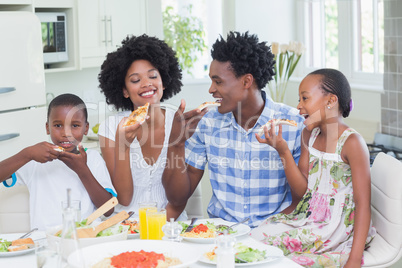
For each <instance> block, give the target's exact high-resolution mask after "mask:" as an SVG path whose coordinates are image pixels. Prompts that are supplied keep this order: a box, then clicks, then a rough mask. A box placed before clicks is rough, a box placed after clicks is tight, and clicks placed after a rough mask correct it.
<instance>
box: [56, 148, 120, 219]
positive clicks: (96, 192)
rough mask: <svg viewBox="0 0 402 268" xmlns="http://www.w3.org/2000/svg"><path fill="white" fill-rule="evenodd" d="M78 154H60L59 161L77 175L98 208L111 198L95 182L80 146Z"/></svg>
mask: <svg viewBox="0 0 402 268" xmlns="http://www.w3.org/2000/svg"><path fill="white" fill-rule="evenodd" d="M78 148H79V151H80V154H73V153H68V152H60V156H59V159H60V160H61V161H63V162H64V163H65V164H66V165H67V166H68V167H69V168H71V169H72V170H73V171H74V172H75V173H77V175H78V177H79V178H80V180H81V182H82V184H83V185H84V187H85V189H86V190H87V192H88V194H89V197H90V198H91V201H92V203H94V205H95V206H96V207H97V208H99V207H100V206H102V205H103V204H104V203H105V202H106V201H108V200H109V199H110V198H111V196H110V193H109V192H108V191H106V189H105V188H103V186H102V185H101V184H100V183H99V182H98V181H97V180H96V178H95V177H94V175H93V174H92V172H91V170H90V169H89V167H88V165H87V154H86V152H85V150H84V148H83V147H82V146H81V145H80V146H78ZM113 211H114V209H111V210H109V211H108V212H106V213H105V214H104V215H105V216H110V215H111V214H112V213H113Z"/></svg>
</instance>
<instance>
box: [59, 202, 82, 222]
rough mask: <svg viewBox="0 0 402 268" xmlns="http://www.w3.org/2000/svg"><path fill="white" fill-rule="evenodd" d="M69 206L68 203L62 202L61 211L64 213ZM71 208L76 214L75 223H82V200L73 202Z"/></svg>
mask: <svg viewBox="0 0 402 268" xmlns="http://www.w3.org/2000/svg"><path fill="white" fill-rule="evenodd" d="M67 206H68V204H67V201H62V202H61V209H62V211H64V209H66V208H67ZM70 206H71V208H72V209H73V212H74V221H75V222H80V221H81V201H80V200H71V204H70Z"/></svg>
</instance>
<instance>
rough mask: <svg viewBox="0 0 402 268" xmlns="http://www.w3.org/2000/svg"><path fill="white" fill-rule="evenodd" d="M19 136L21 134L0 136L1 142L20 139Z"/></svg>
mask: <svg viewBox="0 0 402 268" xmlns="http://www.w3.org/2000/svg"><path fill="white" fill-rule="evenodd" d="M19 136H20V133H9V134H3V135H0V141H6V140H11V139H13V138H16V137H19Z"/></svg>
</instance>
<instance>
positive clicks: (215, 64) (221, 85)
mask: <svg viewBox="0 0 402 268" xmlns="http://www.w3.org/2000/svg"><path fill="white" fill-rule="evenodd" d="M209 77H210V78H211V81H212V83H211V87H210V88H209V93H211V94H212V96H213V97H214V98H216V99H218V102H220V103H221V106H219V107H218V111H219V112H220V113H222V114H224V113H228V112H235V113H236V112H237V110H238V109H239V108H240V107H241V103H242V101H243V100H244V99H246V96H247V95H246V94H247V91H246V90H244V81H243V76H240V77H236V76H235V74H234V72H233V70H232V69H231V66H230V62H219V61H217V60H213V61H212V62H211V66H210V68H209Z"/></svg>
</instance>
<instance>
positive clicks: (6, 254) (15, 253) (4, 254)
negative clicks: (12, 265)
mask: <svg viewBox="0 0 402 268" xmlns="http://www.w3.org/2000/svg"><path fill="white" fill-rule="evenodd" d="M23 234H24V233H18V234H0V238H1V239H2V241H4V240H7V241H13V240H15V239H18V238H19V237H20V236H21V235H23ZM30 237H31V238H32V240H34V242H35V239H40V238H44V237H43V235H36V236H35V233H33V234H32V235H31V236H30ZM32 252H35V246H34V245H33V247H32V248H29V249H25V250H18V251H10V252H0V257H12V256H19V255H24V254H28V253H32Z"/></svg>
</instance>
